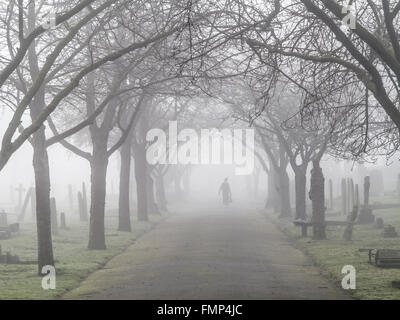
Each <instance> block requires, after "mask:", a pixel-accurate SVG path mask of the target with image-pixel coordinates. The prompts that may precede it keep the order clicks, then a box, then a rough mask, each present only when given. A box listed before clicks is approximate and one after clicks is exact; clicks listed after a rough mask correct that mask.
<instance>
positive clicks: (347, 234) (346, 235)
mask: <svg viewBox="0 0 400 320" xmlns="http://www.w3.org/2000/svg"><path fill="white" fill-rule="evenodd" d="M357 213H358V208H357V207H356V206H354V208H353V210H352V211H351V212H350V214H349V216H348V218H347V222H348V224H347V226H346V228H345V229H344V232H343V240H345V241H351V238H352V236H353V226H354V223H355V221H356V219H357Z"/></svg>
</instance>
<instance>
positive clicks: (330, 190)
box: [329, 179, 333, 210]
mask: <svg viewBox="0 0 400 320" xmlns="http://www.w3.org/2000/svg"><path fill="white" fill-rule="evenodd" d="M329 209H331V210H333V184H332V179H329Z"/></svg>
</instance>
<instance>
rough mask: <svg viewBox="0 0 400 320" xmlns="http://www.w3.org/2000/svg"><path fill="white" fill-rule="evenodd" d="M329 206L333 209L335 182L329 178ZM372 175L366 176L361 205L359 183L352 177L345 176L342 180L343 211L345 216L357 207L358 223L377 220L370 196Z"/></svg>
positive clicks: (368, 222)
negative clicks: (370, 202) (355, 182)
mask: <svg viewBox="0 0 400 320" xmlns="http://www.w3.org/2000/svg"><path fill="white" fill-rule="evenodd" d="M328 187H329V191H328V192H329V206H330V209H331V210H333V207H334V206H333V203H334V202H333V183H332V180H331V179H329V184H328ZM370 187H371V182H370V177H369V176H366V177H364V185H363V194H364V199H363V200H364V202H363V204H362V205H360V195H359V187H358V184H354V182H353V179H352V178H343V179H342V181H341V197H340V199H341V213H342V214H343V215H345V216H347V215H349V214H350V213H351V212H353V210H354V209H355V208H356V210H357V214H358V223H360V224H370V223H374V222H375V217H374V215H373V214H372V209H371V207H370V204H369V197H370Z"/></svg>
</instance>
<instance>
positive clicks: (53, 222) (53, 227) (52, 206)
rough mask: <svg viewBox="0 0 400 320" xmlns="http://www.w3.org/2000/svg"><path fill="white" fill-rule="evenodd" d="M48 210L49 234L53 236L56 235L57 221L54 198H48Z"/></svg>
mask: <svg viewBox="0 0 400 320" xmlns="http://www.w3.org/2000/svg"><path fill="white" fill-rule="evenodd" d="M50 210H51V233H52V234H53V235H57V234H58V219H57V205H56V199H55V198H50Z"/></svg>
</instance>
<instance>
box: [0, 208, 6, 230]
mask: <svg viewBox="0 0 400 320" xmlns="http://www.w3.org/2000/svg"><path fill="white" fill-rule="evenodd" d="M0 227H8V221H7V213H6V212H4V210H3V211H2V212H0Z"/></svg>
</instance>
